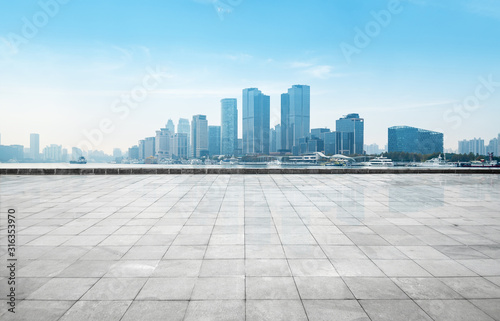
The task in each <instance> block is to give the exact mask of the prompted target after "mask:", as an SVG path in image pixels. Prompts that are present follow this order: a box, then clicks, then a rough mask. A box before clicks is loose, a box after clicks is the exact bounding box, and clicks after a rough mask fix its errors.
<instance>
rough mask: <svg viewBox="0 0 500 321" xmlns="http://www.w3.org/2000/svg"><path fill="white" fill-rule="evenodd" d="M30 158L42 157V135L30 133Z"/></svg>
mask: <svg viewBox="0 0 500 321" xmlns="http://www.w3.org/2000/svg"><path fill="white" fill-rule="evenodd" d="M30 158H31V159H32V160H35V161H36V160H38V159H39V158H40V135H38V134H30Z"/></svg>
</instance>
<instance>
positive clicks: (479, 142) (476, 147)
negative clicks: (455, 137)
mask: <svg viewBox="0 0 500 321" xmlns="http://www.w3.org/2000/svg"><path fill="white" fill-rule="evenodd" d="M458 153H459V154H470V153H472V154H474V155H486V146H484V139H482V138H474V139H471V140H466V139H464V140H462V141H459V142H458Z"/></svg>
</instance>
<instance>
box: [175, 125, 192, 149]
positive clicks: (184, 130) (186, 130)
mask: <svg viewBox="0 0 500 321" xmlns="http://www.w3.org/2000/svg"><path fill="white" fill-rule="evenodd" d="M177 133H180V134H186V135H187V144H188V156H187V157H188V158H189V157H191V124H190V122H189V119H186V118H180V119H179V123H178V124H177Z"/></svg>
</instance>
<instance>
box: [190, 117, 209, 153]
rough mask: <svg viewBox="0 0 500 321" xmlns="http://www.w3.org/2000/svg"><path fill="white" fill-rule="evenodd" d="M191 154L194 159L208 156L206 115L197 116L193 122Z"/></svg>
mask: <svg viewBox="0 0 500 321" xmlns="http://www.w3.org/2000/svg"><path fill="white" fill-rule="evenodd" d="M191 153H192V155H193V157H194V158H201V157H203V156H207V155H208V120H207V116H205V115H195V116H193V120H192V121H191Z"/></svg>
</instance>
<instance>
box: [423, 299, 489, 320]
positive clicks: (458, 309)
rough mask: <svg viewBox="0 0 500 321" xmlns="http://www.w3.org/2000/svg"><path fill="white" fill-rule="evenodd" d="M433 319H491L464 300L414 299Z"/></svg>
mask: <svg viewBox="0 0 500 321" xmlns="http://www.w3.org/2000/svg"><path fill="white" fill-rule="evenodd" d="M416 302H417V304H418V305H420V306H421V307H422V309H424V310H425V312H427V313H428V314H429V315H430V316H431V317H432V318H433V319H435V320H443V321H476V320H478V321H479V320H482V321H488V320H493V319H492V318H490V317H489V316H488V315H487V314H485V313H484V312H483V311H481V310H480V309H479V308H477V307H476V306H474V305H473V304H471V303H470V302H468V301H466V300H425V301H420V300H419V301H416Z"/></svg>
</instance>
